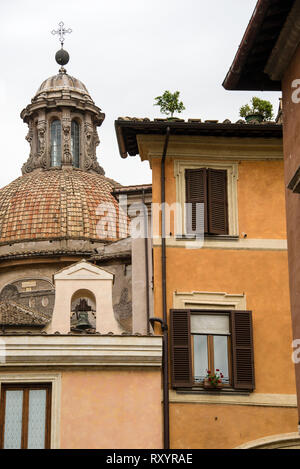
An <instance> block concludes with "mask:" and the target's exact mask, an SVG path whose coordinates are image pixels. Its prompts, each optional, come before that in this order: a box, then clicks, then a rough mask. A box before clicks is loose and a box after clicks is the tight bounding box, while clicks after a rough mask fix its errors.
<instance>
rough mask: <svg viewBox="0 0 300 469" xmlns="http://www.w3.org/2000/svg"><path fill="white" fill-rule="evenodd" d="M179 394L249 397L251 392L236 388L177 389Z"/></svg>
mask: <svg viewBox="0 0 300 469" xmlns="http://www.w3.org/2000/svg"><path fill="white" fill-rule="evenodd" d="M174 391H175V392H176V393H177V394H202V395H213V396H231V395H234V396H249V395H250V394H251V392H250V391H242V390H240V389H234V388H227V389H225V388H222V389H217V390H216V389H204V388H202V387H199V388H195V387H194V388H177V389H174Z"/></svg>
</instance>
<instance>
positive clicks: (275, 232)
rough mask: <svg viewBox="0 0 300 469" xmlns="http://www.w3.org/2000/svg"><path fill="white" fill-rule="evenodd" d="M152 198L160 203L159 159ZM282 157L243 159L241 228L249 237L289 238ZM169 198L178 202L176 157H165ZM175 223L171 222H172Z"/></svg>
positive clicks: (240, 186) (156, 161)
mask: <svg viewBox="0 0 300 469" xmlns="http://www.w3.org/2000/svg"><path fill="white" fill-rule="evenodd" d="M152 171H153V175H152V177H153V202H157V203H160V197H161V186H160V161H159V160H157V159H156V160H153V162H152ZM284 187H285V186H284V166H283V161H250V162H248V161H241V162H240V163H239V166H238V207H239V231H240V233H243V232H244V233H247V235H248V238H256V239H259V238H271V239H285V238H286V220H285V194H284ZM166 202H167V203H168V204H173V203H174V202H176V181H175V177H174V160H173V158H168V159H167V160H166ZM171 225H172V223H171Z"/></svg>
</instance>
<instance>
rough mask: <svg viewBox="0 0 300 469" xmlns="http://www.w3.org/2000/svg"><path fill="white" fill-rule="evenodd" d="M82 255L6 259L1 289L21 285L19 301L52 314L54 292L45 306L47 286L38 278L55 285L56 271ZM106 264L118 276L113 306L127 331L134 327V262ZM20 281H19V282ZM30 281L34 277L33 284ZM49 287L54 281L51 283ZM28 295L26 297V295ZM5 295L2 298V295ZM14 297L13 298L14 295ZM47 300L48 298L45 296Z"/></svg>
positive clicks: (0, 278)
mask: <svg viewBox="0 0 300 469" xmlns="http://www.w3.org/2000/svg"><path fill="white" fill-rule="evenodd" d="M78 260H79V259H78V258H77V259H76V258H71V259H69V260H68V259H64V260H63V261H62V260H61V261H56V260H51V259H49V260H48V262H45V261H43V262H41V261H40V260H31V261H30V262H28V261H25V262H24V261H23V262H22V261H11V263H10V262H9V261H6V264H7V267H2V268H0V293H1V290H2V289H3V287H5V286H6V285H8V284H11V283H14V284H16V285H17V287H18V289H19V291H20V293H21V296H22V298H21V299H20V298H19V299H18V301H17V300H16V299H15V301H17V302H20V303H21V304H24V305H25V306H29V307H31V308H33V309H37V308H38V310H40V311H41V312H46V313H49V316H50V317H51V314H52V311H53V306H54V296H55V291H53V294H52V295H50V296H49V298H47V307H46V308H45V307H44V306H43V305H42V304H41V301H42V300H43V298H41V299H40V290H43V289H45V284H43V285H39V283H41V282H39V281H38V279H44V280H48V281H49V282H51V284H52V288H53V275H54V274H55V273H56V272H57V271H59V270H61V269H63V268H65V267H67V266H68V265H71V264H73V263H75V262H78ZM104 268H105V269H107V270H109V271H110V272H112V273H113V274H114V275H115V277H114V283H113V289H112V293H113V309H114V314H115V316H116V318H117V320H118V321H119V323H120V325H121V327H122V329H123V330H124V331H126V332H131V330H132V269H131V265H130V264H125V263H116V262H115V263H113V262H111V263H105V265H104ZM16 281H18V282H17V283H16ZM28 281H31V283H30V284H29V283H28ZM49 287H51V285H50V284H49ZM23 296H24V298H23ZM0 299H1V298H0ZM12 299H13V298H12ZM43 301H46V300H45V299H44V300H43ZM49 308H50V309H49Z"/></svg>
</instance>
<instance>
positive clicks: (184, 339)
mask: <svg viewBox="0 0 300 469" xmlns="http://www.w3.org/2000/svg"><path fill="white" fill-rule="evenodd" d="M170 329H171V334H170V339H171V375H172V385H173V387H190V386H192V359H191V326H190V311H189V310H172V311H171V317H170Z"/></svg>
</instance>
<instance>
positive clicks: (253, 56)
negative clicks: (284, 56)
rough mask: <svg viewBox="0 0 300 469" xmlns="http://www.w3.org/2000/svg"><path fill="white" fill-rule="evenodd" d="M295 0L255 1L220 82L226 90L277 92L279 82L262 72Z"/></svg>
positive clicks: (279, 85)
mask: <svg viewBox="0 0 300 469" xmlns="http://www.w3.org/2000/svg"><path fill="white" fill-rule="evenodd" d="M294 4H295V0H258V2H257V4H256V7H255V10H254V13H253V15H252V17H251V20H250V22H249V24H248V27H247V29H246V32H245V34H244V37H243V39H242V42H241V44H240V46H239V49H238V51H237V54H236V56H235V58H234V61H233V63H232V65H231V67H230V69H229V71H228V73H227V76H226V78H225V80H224V82H223V86H224V88H225V89H227V90H249V91H250V90H253V91H255V90H257V91H263V90H265V91H280V90H281V81H280V80H274V81H273V80H271V78H270V77H269V75H268V74H267V73H265V71H264V70H265V67H266V65H267V63H268V60H269V57H270V55H271V54H272V51H273V49H274V47H275V45H276V43H277V41H278V38H279V36H280V33H281V31H282V28H283V26H284V24H285V22H286V20H287V17H288V15H289V13H290V11H291V9H292V7H293V6H294Z"/></svg>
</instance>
